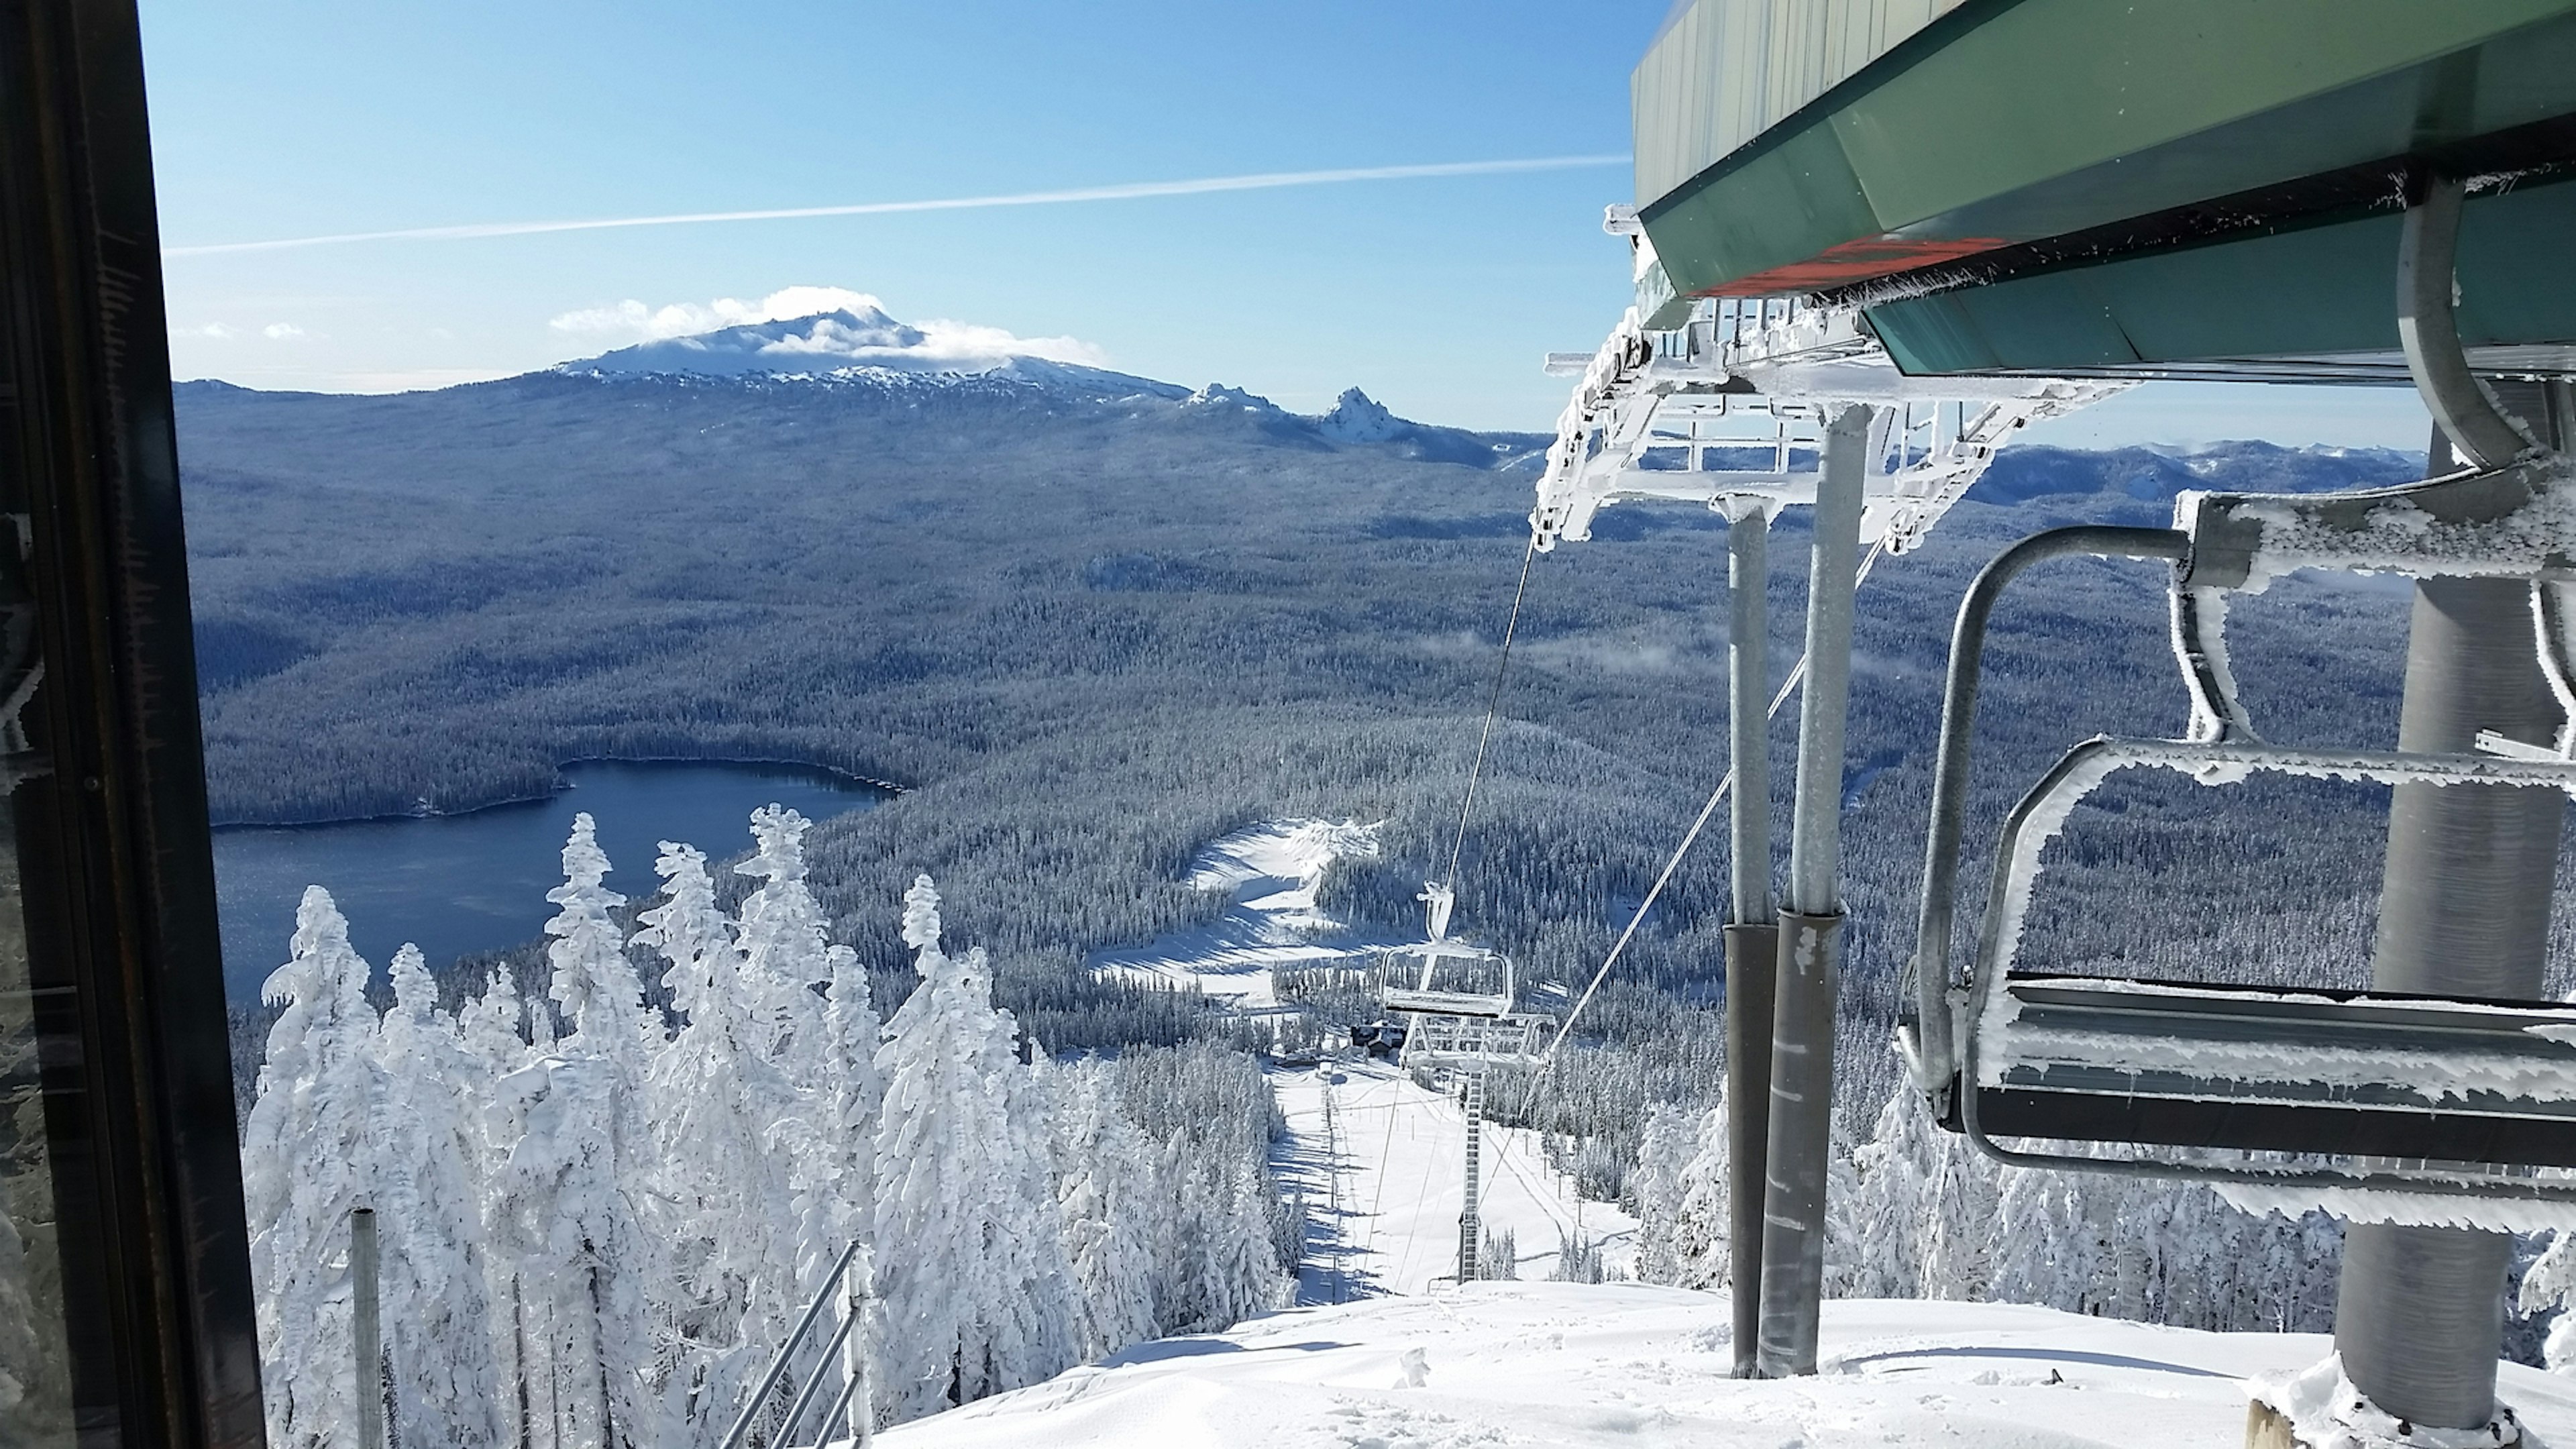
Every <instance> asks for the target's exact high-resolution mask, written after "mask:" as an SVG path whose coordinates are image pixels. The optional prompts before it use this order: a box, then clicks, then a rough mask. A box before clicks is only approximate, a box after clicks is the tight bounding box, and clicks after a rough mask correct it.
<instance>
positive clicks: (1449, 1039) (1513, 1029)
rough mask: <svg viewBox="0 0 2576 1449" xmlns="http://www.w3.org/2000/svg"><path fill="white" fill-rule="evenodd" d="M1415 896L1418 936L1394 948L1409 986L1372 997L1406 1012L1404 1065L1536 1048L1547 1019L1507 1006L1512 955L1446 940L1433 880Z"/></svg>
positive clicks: (1478, 1061)
mask: <svg viewBox="0 0 2576 1449" xmlns="http://www.w3.org/2000/svg"><path fill="white" fill-rule="evenodd" d="M1421 899H1422V900H1423V901H1424V902H1426V903H1427V904H1428V905H1429V907H1430V930H1429V932H1428V935H1427V936H1426V938H1425V939H1424V940H1422V941H1419V942H1416V943H1415V944H1413V945H1410V946H1402V947H1398V948H1396V950H1395V951H1394V952H1393V953H1391V954H1394V955H1401V956H1410V957H1412V958H1414V961H1415V962H1416V963H1417V964H1416V965H1415V966H1414V967H1413V969H1412V970H1411V972H1410V973H1409V974H1411V975H1412V977H1413V984H1412V985H1410V986H1399V985H1394V984H1392V983H1390V984H1389V985H1387V986H1385V987H1383V988H1382V989H1380V991H1379V992H1378V1004H1379V1006H1380V1007H1382V1008H1384V1009H1385V1010H1387V1011H1391V1012H1403V1013H1405V1015H1406V1021H1407V1025H1406V1029H1405V1032H1404V1048H1403V1055H1402V1056H1401V1057H1400V1058H1399V1061H1400V1062H1401V1063H1402V1064H1403V1065H1405V1066H1408V1067H1409V1066H1416V1065H1429V1066H1461V1065H1470V1066H1482V1065H1486V1064H1491V1063H1493V1062H1497V1061H1524V1060H1528V1059H1530V1058H1533V1057H1535V1056H1537V1055H1538V1053H1539V1051H1540V1041H1539V1037H1540V1034H1541V1032H1542V1031H1543V1030H1544V1029H1545V1028H1546V1027H1547V1026H1549V1025H1550V1024H1551V1021H1550V1019H1549V1018H1547V1017H1544V1016H1539V1015H1534V1014H1530V1013H1524V1012H1515V1011H1513V1010H1512V1000H1513V995H1514V993H1513V989H1512V961H1511V958H1510V957H1508V956H1505V955H1503V954H1501V953H1500V952H1497V951H1489V950H1486V949H1485V948H1484V947H1481V946H1471V945H1468V944H1467V943H1466V942H1464V941H1452V940H1450V939H1448V935H1449V911H1450V907H1451V905H1452V903H1453V897H1452V896H1451V894H1450V891H1449V889H1448V887H1446V886H1444V885H1441V884H1439V883H1438V882H1433V883H1432V884H1430V885H1429V886H1426V887H1425V888H1424V890H1423V893H1422V896H1421Z"/></svg>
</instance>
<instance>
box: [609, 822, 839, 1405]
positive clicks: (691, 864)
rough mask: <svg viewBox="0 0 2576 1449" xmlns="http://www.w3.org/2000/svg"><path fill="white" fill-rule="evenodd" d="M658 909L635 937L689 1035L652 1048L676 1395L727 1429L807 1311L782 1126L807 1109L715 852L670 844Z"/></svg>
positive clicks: (650, 1080)
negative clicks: (756, 984) (781, 1062)
mask: <svg viewBox="0 0 2576 1449" xmlns="http://www.w3.org/2000/svg"><path fill="white" fill-rule="evenodd" d="M654 869H655V870H656V871H657V872H659V873H660V875H661V877H662V889H663V897H662V901H661V903H660V904H658V905H656V906H654V907H652V908H651V909H649V910H647V911H645V912H643V914H642V915H640V916H638V917H637V921H638V923H639V925H640V926H641V928H642V929H640V930H639V931H637V933H636V936H635V939H636V941H637V942H638V943H639V944H642V945H644V946H647V947H650V948H651V949H652V950H653V951H654V952H655V953H656V954H657V955H659V956H660V957H661V958H662V960H663V962H664V963H665V965H664V970H663V973H662V982H663V984H664V986H665V987H666V988H667V989H668V990H669V992H670V996H671V1006H672V1009H673V1010H674V1011H676V1012H677V1013H679V1015H680V1017H681V1025H680V1029H679V1030H678V1031H677V1032H675V1033H674V1034H672V1036H671V1038H670V1040H669V1041H668V1042H666V1043H663V1044H662V1045H661V1046H660V1047H659V1048H658V1049H657V1050H656V1051H655V1052H654V1055H653V1059H652V1061H651V1063H650V1065H649V1067H648V1068H647V1077H646V1088H645V1095H646V1098H647V1100H649V1101H650V1102H651V1103H652V1104H653V1110H652V1128H653V1133H654V1152H655V1156H656V1160H657V1161H658V1162H659V1163H660V1165H661V1174H660V1178H659V1190H658V1192H656V1194H655V1195H654V1203H655V1205H656V1212H657V1221H658V1224H659V1227H660V1231H661V1234H662V1241H663V1242H664V1243H666V1244H667V1245H668V1256H667V1259H666V1261H667V1263H668V1267H669V1275H670V1276H669V1279H668V1280H667V1286H666V1289H665V1295H666V1299H667V1300H668V1301H667V1303H666V1309H667V1311H668V1314H669V1317H670V1321H671V1325H672V1329H673V1332H674V1333H675V1335H676V1336H677V1338H678V1340H679V1351H678V1352H677V1353H676V1355H675V1356H674V1358H673V1360H672V1362H671V1364H670V1366H669V1377H670V1379H671V1388H670V1392H671V1395H672V1397H671V1400H670V1403H671V1405H672V1407H673V1408H674V1410H675V1411H676V1412H677V1413H678V1414H679V1415H680V1416H681V1418H682V1420H683V1421H684V1423H685V1424H686V1425H687V1426H688V1428H689V1431H690V1432H691V1433H692V1434H693V1435H696V1436H698V1437H704V1436H705V1435H707V1434H714V1433H721V1432H722V1431H723V1429H724V1427H725V1425H726V1424H727V1423H729V1422H730V1421H731V1418H732V1416H733V1415H734V1414H735V1413H736V1412H737V1411H738V1410H739V1409H740V1407H741V1399H742V1397H743V1395H744V1394H746V1393H747V1392H749V1389H750V1386H751V1382H752V1381H753V1380H754V1379H756V1378H757V1377H758V1375H759V1373H760V1371H761V1369H762V1368H763V1367H764V1366H765V1364H766V1362H767V1357H768V1355H769V1354H771V1353H773V1352H775V1351H776V1346H777V1344H778V1343H779V1342H780V1341H782V1340H783V1339H784V1338H785V1336H786V1332H787V1328H788V1326H789V1324H791V1323H792V1322H793V1320H794V1315H795V1314H796V1312H797V1311H798V1310H799V1309H800V1308H801V1307H802V1306H803V1299H802V1298H800V1297H799V1296H798V1294H797V1291H796V1287H797V1273H796V1259H795V1254H796V1242H795V1236H794V1232H793V1228H794V1220H793V1217H792V1213H793V1190H792V1187H791V1185H790V1180H789V1167H788V1162H787V1160H786V1158H785V1156H784V1154H781V1153H778V1152H775V1151H772V1150H770V1149H769V1146H768V1141H767V1139H768V1137H769V1134H770V1133H771V1131H772V1130H773V1129H774V1128H775V1127H776V1126H777V1125H778V1124H779V1123H780V1122H782V1121H786V1120H790V1119H795V1118H797V1117H799V1115H800V1114H801V1113H802V1111H803V1104H802V1099H801V1094H800V1093H799V1092H798V1090H797V1089H796V1087H795V1086H794V1085H793V1084H791V1083H789V1082H788V1081H787V1080H786V1079H785V1077H784V1076H783V1075H781V1073H780V1072H779V1070H778V1068H777V1066H776V1065H775V1064H774V1063H773V1062H772V1061H771V1060H770V1058H769V1056H768V1053H767V1046H768V1044H769V1043H770V1041H771V1040H772V1035H773V1034H772V1030H771V1026H770V1017H769V1014H768V1013H767V1012H766V1011H764V1010H763V1009H762V1007H761V1005H760V1004H759V1002H758V1001H756V1000H755V999H754V998H753V995H752V993H751V991H750V989H749V987H748V984H747V983H746V980H745V975H744V973H745V963H744V960H743V954H742V950H741V948H740V947H739V946H738V945H737V944H736V941H735V931H734V925H733V922H732V921H731V920H730V919H729V918H727V917H726V915H725V913H724V912H723V910H722V909H721V908H719V907H718V906H717V904H716V898H715V884H714V882H713V881H712V880H711V879H710V878H709V877H708V874H707V864H706V857H705V855H703V854H702V853H700V852H699V851H698V850H697V849H696V848H694V847H692V846H687V845H681V844H677V843H673V842H668V841H666V842H664V843H663V846H662V853H661V858H660V859H659V860H657V861H656V862H655V863H654Z"/></svg>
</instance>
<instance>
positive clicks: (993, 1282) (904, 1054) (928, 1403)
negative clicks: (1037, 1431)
mask: <svg viewBox="0 0 2576 1449" xmlns="http://www.w3.org/2000/svg"><path fill="white" fill-rule="evenodd" d="M903 938H904V941H905V942H906V943H907V944H909V945H910V946H912V947H913V949H914V950H915V952H916V953H917V955H916V960H915V965H916V968H917V969H918V970H919V972H920V974H921V984H920V985H919V986H918V987H916V988H914V990H913V993H912V995H911V996H910V997H908V998H906V999H905V1001H904V1004H903V1006H902V1007H901V1008H900V1009H898V1010H897V1011H896V1012H895V1014H894V1017H893V1019H892V1020H891V1021H889V1022H888V1023H887V1024H886V1042H885V1045H884V1047H883V1048H882V1049H881V1050H880V1051H879V1053H878V1056H877V1064H878V1069H879V1070H880V1071H881V1072H882V1073H883V1075H884V1078H885V1084H886V1093H885V1109H884V1113H883V1116H882V1118H881V1119H880V1121H879V1124H878V1128H877V1139H876V1165H877V1170H876V1175H877V1184H878V1197H877V1210H876V1252H877V1295H878V1296H877V1299H876V1305H877V1311H878V1313H879V1315H880V1317H879V1329H878V1332H877V1335H876V1336H877V1341H878V1344H879V1354H880V1362H881V1365H882V1367H881V1372H880V1374H879V1379H878V1382H879V1383H880V1384H881V1385H882V1390H881V1392H880V1394H879V1397H878V1406H879V1407H878V1417H879V1418H880V1419H881V1420H883V1421H885V1422H888V1423H901V1422H904V1421H906V1420H910V1419H917V1418H919V1417H921V1416H922V1415H924V1414H929V1413H935V1412H937V1411H938V1410H940V1409H943V1408H946V1407H948V1406H950V1405H951V1404H959V1403H967V1402H971V1401H973V1400H975V1399H979V1398H982V1397H984V1396H985V1395H987V1394H991V1393H996V1392H999V1391H1001V1390H1003V1389H1008V1388H1016V1387H1018V1386H1020V1385H1022V1384H1028V1383H1034V1382H1036V1381H1037V1380H1039V1379H1042V1378H1046V1377H1047V1376H1049V1375H1051V1374H1054V1373H1056V1372H1057V1371H1059V1370H1061V1369H1063V1368H1064V1367H1066V1366H1067V1365H1068V1364H1070V1363H1071V1362H1072V1361H1073V1358H1074V1335H1075V1332H1076V1329H1075V1326H1074V1322H1073V1319H1074V1315H1073V1311H1072V1303H1071V1300H1070V1294H1069V1292H1067V1291H1066V1290H1065V1288H1064V1286H1063V1285H1064V1282H1065V1278H1066V1276H1067V1274H1066V1273H1065V1270H1064V1261H1063V1248H1062V1239H1061V1237H1060V1236H1059V1234H1058V1232H1057V1229H1056V1219H1057V1213H1058V1209H1057V1205H1056V1201H1055V1196H1054V1194H1053V1192H1052V1191H1050V1190H1048V1188H1049V1177H1050V1174H1049V1173H1048V1172H1047V1171H1046V1163H1047V1150H1046V1143H1045V1139H1044V1138H1043V1136H1033V1135H1032V1130H1031V1129H1032V1127H1034V1128H1035V1131H1037V1132H1043V1131H1044V1124H1043V1122H1040V1123H1037V1124H1029V1123H1025V1122H1014V1121H1013V1120H1012V1118H1011V1112H1010V1104H1011V1097H1012V1095H1013V1093H1012V1084H1011V1081H1010V1077H1011V1076H1012V1075H1013V1074H1016V1073H1019V1072H1021V1071H1022V1070H1023V1069H1022V1067H1021V1065H1020V1062H1019V1058H1018V1055H1017V1053H1016V1052H1015V1051H1014V1050H1013V1046H1014V1043H1013V1040H1012V1038H1013V1036H1014V1030H1013V1027H1012V1025H1011V1021H1010V1018H1009V1017H1008V1016H1007V1015H1006V1014H1004V1013H1002V1012H1000V1011H997V1010H996V1009H994V1007H993V1005H992V1000H991V996H990V989H991V985H990V979H989V976H988V974H987V971H986V968H985V966H984V962H983V958H982V953H981V952H980V951H978V952H970V953H968V954H967V955H966V956H964V957H962V958H959V957H951V956H949V955H948V954H946V953H945V952H944V951H942V950H941V949H940V944H939V894H938V892H937V890H936V889H935V888H933V887H932V885H931V883H930V878H929V877H928V876H922V877H920V878H919V879H917V880H916V881H915V882H914V883H913V886H912V889H911V890H910V891H909V892H908V893H906V895H905V897H904V921H903ZM1050 1282H1052V1283H1053V1285H1054V1289H1053V1291H1052V1292H1049V1291H1047V1285H1048V1284H1049V1283H1050Z"/></svg>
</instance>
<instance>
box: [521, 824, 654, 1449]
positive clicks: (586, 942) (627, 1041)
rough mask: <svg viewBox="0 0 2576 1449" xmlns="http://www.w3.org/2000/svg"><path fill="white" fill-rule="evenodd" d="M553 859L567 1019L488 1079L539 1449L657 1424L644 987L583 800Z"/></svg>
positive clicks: (555, 929) (646, 1435)
mask: <svg viewBox="0 0 2576 1449" xmlns="http://www.w3.org/2000/svg"><path fill="white" fill-rule="evenodd" d="M563 864H564V884H563V885H561V886H558V887H557V888H556V889H555V890H553V891H552V892H550V893H548V895H547V899H548V900H551V901H553V902H555V904H556V905H557V906H558V907H560V910H559V911H558V912H557V914H556V916H555V918H554V919H553V920H551V921H549V922H547V923H546V934H547V935H548V936H551V937H553V938H554V939H553V943H552V944H551V945H550V946H549V947H548V948H547V952H546V955H547V959H548V961H549V962H550V963H551V964H552V966H553V968H554V972H553V980H552V983H551V985H550V988H549V995H551V996H552V997H553V998H554V1000H555V1001H556V1002H557V1003H558V1004H560V1005H561V1007H562V1008H563V1014H564V1019H565V1021H566V1023H567V1024H568V1025H569V1026H570V1027H571V1030H570V1031H569V1032H568V1033H567V1034H566V1035H564V1036H563V1037H562V1038H561V1039H559V1040H558V1041H556V1042H555V1043H554V1047H553V1050H552V1052H551V1053H550V1054H549V1055H547V1056H545V1057H542V1058H540V1059H538V1060H537V1061H536V1062H534V1063H532V1064H530V1065H529V1066H527V1067H524V1068H522V1069H521V1070H519V1071H518V1072H516V1073H513V1074H512V1075H511V1076H509V1077H507V1078H504V1079H503V1080H502V1081H501V1083H499V1094H500V1096H501V1099H502V1103H503V1112H504V1114H505V1119H506V1125H507V1128H508V1130H509V1132H510V1133H511V1135H512V1136H513V1138H514V1139H515V1140H514V1142H513V1145H512V1148H511V1152H510V1157H509V1159H508V1161H507V1162H506V1163H505V1164H504V1165H503V1168H502V1170H501V1172H500V1174H499V1182H498V1184H497V1186H496V1192H495V1196H496V1197H497V1198H498V1199H500V1201H501V1205H502V1207H501V1211H500V1212H499V1214H498V1216H499V1217H500V1219H501V1221H502V1223H503V1225H504V1228H503V1232H504V1242H505V1245H506V1248H507V1250H508V1252H509V1254H510V1256H511V1257H512V1258H513V1259H514V1260H515V1266H516V1268H517V1272H516V1274H515V1280H516V1283H517V1296H518V1300H519V1303H520V1307H521V1312H522V1315H523V1319H524V1322H525V1324H526V1342H527V1344H528V1348H527V1351H526V1352H525V1354H524V1356H523V1358H522V1367H523V1370H524V1372H525V1374H526V1376H527V1381H528V1383H529V1385H530V1388H531V1391H532V1393H535V1394H537V1395H539V1396H541V1397H542V1398H543V1400H544V1402H543V1403H542V1405H540V1406H538V1407H537V1408H536V1409H535V1411H534V1412H533V1413H532V1416H531V1417H532V1418H533V1419H534V1420H535V1421H536V1422H537V1423H538V1424H539V1425H541V1426H542V1427H543V1428H544V1430H545V1435H544V1436H541V1438H542V1439H543V1442H544V1443H545V1444H546V1446H547V1449H574V1446H577V1445H578V1446H596V1445H619V1444H625V1445H634V1446H641V1449H652V1446H657V1445H659V1444H661V1443H662V1442H663V1439H664V1432H663V1431H664V1424H663V1416H662V1404H661V1403H660V1401H659V1400H658V1399H657V1398H656V1397H655V1396H653V1395H652V1394H651V1393H650V1391H649V1389H648V1386H647V1377H648V1375H649V1374H650V1373H651V1372H652V1371H653V1369H654V1367H655V1363H656V1354H655V1343H654V1335H653V1318H652V1313H651V1311H650V1308H649V1306H648V1304H647V1302H646V1298H645V1293H646V1285H647V1284H648V1283H652V1282H656V1281H659V1277H660V1273H659V1267H658V1260H659V1258H660V1254H659V1253H658V1252H657V1251H656V1245H655V1243H654V1241H653V1238H652V1235H651V1233H650V1231H649V1225H647V1224H646V1223H644V1222H643V1221H642V1219H641V1217H640V1215H639V1212H638V1208H637V1199H638V1197H639V1195H640V1194H639V1193H638V1192H637V1190H636V1189H637V1187H638V1186H639V1185H640V1184H642V1183H644V1182H646V1181H649V1180H650V1178H651V1176H652V1174H653V1169H654V1166H655V1160H654V1156H653V1148H652V1135H651V1133H650V1132H649V1131H648V1130H647V1129H646V1126H645V1124H644V1121H643V1100H644V1098H643V1078H644V1075H645V1073H644V1063H643V1058H644V1051H645V1047H646V1026H645V1022H644V1012H643V1006H642V994H641V992H640V990H639V989H638V984H637V981H636V977H635V973H634V969H633V968H632V967H630V966H629V965H628V964H627V962H626V957H625V954H624V952H623V950H622V949H621V948H622V944H623V938H622V933H621V932H620V931H619V929H618V927H617V924H616V923H615V921H613V920H612V919H610V914H609V913H610V912H611V911H613V910H615V909H616V908H617V907H618V906H620V905H622V904H624V900H623V898H622V897H620V896H618V895H617V894H616V893H615V892H613V891H610V890H608V889H607V888H606V887H605V886H603V885H602V884H601V883H600V882H601V881H602V880H603V879H605V878H606V876H607V874H608V859H607V857H606V856H604V855H602V854H601V853H600V850H599V845H598V842H597V840H596V839H595V837H594V833H593V830H592V825H591V819H590V817H589V816H588V815H586V814H584V815H577V816H575V817H573V828H572V835H571V838H570V839H569V840H567V841H566V842H565V845H564V851H563Z"/></svg>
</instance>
